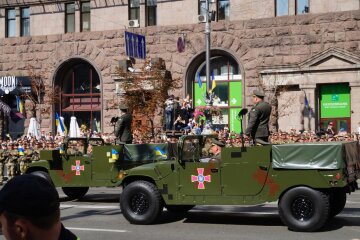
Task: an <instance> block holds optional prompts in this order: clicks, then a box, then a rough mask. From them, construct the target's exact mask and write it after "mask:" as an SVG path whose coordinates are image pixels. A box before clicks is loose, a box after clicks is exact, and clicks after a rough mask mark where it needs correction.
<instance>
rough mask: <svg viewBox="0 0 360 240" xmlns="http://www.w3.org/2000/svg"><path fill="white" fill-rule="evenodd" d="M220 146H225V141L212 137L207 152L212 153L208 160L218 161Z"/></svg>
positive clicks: (219, 158)
mask: <svg viewBox="0 0 360 240" xmlns="http://www.w3.org/2000/svg"><path fill="white" fill-rule="evenodd" d="M222 147H225V143H223V142H221V141H218V140H216V139H212V141H211V147H210V150H209V152H210V153H211V154H213V155H212V157H211V159H210V162H220V160H221V148H222Z"/></svg>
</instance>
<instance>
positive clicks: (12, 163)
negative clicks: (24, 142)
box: [6, 142, 19, 180]
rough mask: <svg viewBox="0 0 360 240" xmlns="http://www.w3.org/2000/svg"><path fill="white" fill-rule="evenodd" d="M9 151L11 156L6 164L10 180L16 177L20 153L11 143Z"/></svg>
mask: <svg viewBox="0 0 360 240" xmlns="http://www.w3.org/2000/svg"><path fill="white" fill-rule="evenodd" d="M8 147H9V148H10V149H9V156H8V160H7V163H6V170H7V173H8V179H9V180H10V179H12V178H13V177H14V176H15V170H16V165H17V159H18V157H19V151H18V150H17V149H15V146H14V143H12V142H10V143H9V144H8Z"/></svg>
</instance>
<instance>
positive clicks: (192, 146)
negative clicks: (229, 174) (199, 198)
mask: <svg viewBox="0 0 360 240" xmlns="http://www.w3.org/2000/svg"><path fill="white" fill-rule="evenodd" d="M202 141H203V137H202V136H184V137H182V138H181V139H180V141H179V153H180V154H179V158H180V162H181V164H179V183H180V184H179V188H180V194H181V195H188V196H189V195H203V196H211V195H212V196H214V195H215V196H217V195H220V194H221V188H220V171H219V168H220V163H219V162H200V158H201V155H202V147H203V145H202Z"/></svg>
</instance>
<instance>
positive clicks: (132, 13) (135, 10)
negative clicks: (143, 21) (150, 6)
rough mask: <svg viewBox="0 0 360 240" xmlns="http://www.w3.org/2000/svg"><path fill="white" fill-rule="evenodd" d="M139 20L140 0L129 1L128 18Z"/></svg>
mask: <svg viewBox="0 0 360 240" xmlns="http://www.w3.org/2000/svg"><path fill="white" fill-rule="evenodd" d="M135 19H138V20H140V0H130V1H129V20H135Z"/></svg>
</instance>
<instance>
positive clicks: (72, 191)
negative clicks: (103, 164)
mask: <svg viewBox="0 0 360 240" xmlns="http://www.w3.org/2000/svg"><path fill="white" fill-rule="evenodd" d="M62 190H63V192H64V193H65V195H66V196H68V197H69V198H71V199H80V198H82V197H83V196H85V194H86V193H87V192H88V191H89V188H88V187H63V188H62Z"/></svg>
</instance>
